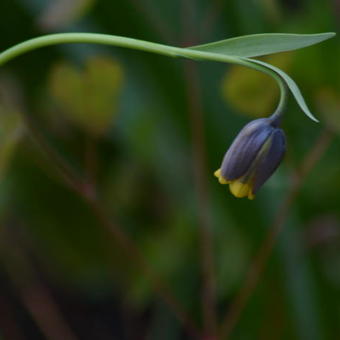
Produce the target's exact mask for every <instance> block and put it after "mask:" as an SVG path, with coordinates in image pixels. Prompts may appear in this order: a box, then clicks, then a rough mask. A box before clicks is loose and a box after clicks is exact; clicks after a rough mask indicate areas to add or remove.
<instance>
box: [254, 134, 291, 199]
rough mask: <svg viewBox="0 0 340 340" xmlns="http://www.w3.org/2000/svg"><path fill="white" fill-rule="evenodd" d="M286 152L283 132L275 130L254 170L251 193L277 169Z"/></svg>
mask: <svg viewBox="0 0 340 340" xmlns="http://www.w3.org/2000/svg"><path fill="white" fill-rule="evenodd" d="M285 151H286V138H285V134H284V132H283V130H281V129H275V131H274V132H273V134H272V136H271V145H270V148H269V150H268V152H267V154H266V155H265V156H264V158H263V159H262V160H261V161H260V163H259V164H258V166H257V168H256V173H255V176H254V186H253V193H254V194H255V193H256V192H257V191H258V190H259V189H260V187H261V186H262V185H263V183H264V182H265V181H266V180H267V179H268V178H269V177H270V176H271V175H272V174H273V172H274V171H275V170H276V169H277V167H278V166H279V164H280V163H281V160H282V158H283V156H284V154H285Z"/></svg>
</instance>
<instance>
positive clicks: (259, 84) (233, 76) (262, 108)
mask: <svg viewBox="0 0 340 340" xmlns="http://www.w3.org/2000/svg"><path fill="white" fill-rule="evenodd" d="M266 61H268V62H269V63H273V64H275V65H277V66H278V67H280V68H283V69H287V68H288V67H289V65H290V62H291V55H290V54H288V53H283V54H278V55H274V56H270V57H267V58H266ZM222 93H223V97H224V98H225V100H226V101H227V102H228V103H230V104H231V105H233V106H234V107H235V108H236V109H237V110H238V111H240V112H242V113H244V114H246V115H248V116H250V117H262V116H263V115H266V114H269V113H271V112H272V111H273V110H274V108H275V104H276V102H277V100H278V96H279V93H280V90H279V88H278V86H277V84H276V82H275V80H273V79H272V78H270V77H268V76H267V75H266V74H264V73H262V72H259V71H256V70H249V69H247V68H245V67H243V66H239V65H234V66H232V67H231V68H230V71H229V72H228V73H227V74H226V76H225V77H224V79H223V83H222Z"/></svg>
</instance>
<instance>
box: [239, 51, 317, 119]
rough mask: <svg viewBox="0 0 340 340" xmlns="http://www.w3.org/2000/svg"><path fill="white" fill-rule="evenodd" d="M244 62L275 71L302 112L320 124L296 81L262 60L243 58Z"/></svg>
mask: <svg viewBox="0 0 340 340" xmlns="http://www.w3.org/2000/svg"><path fill="white" fill-rule="evenodd" d="M243 59H244V60H247V61H249V62H251V63H255V64H259V65H262V66H264V67H266V68H269V69H271V70H273V71H274V72H276V73H277V74H278V75H279V76H280V77H281V78H282V79H283V80H284V81H285V83H286V84H287V86H288V88H289V89H290V91H291V92H292V94H293V96H294V98H295V100H296V101H297V103H298V105H299V106H300V108H301V109H302V111H303V112H304V113H305V114H306V115H307V116H308V117H309V118H310V119H311V120H314V121H315V122H318V120H317V119H316V118H315V117H314V115H313V114H312V113H311V112H310V110H309V108H308V106H307V104H306V102H305V100H304V98H303V96H302V94H301V91H300V89H299V88H298V86H297V85H296V83H295V81H294V80H293V79H292V78H291V77H290V76H289V75H288V74H287V73H285V72H283V71H282V70H280V69H279V68H278V67H275V66H273V65H270V64H268V63H265V62H263V61H260V60H256V59H250V58H243Z"/></svg>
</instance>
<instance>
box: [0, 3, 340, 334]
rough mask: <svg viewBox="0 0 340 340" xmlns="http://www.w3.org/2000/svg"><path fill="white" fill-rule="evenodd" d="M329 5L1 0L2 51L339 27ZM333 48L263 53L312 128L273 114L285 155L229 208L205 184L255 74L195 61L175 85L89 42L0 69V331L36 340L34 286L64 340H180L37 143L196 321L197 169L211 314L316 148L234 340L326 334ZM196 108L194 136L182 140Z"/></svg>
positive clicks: (254, 99)
mask: <svg viewBox="0 0 340 340" xmlns="http://www.w3.org/2000/svg"><path fill="white" fill-rule="evenodd" d="M65 4H66V6H65ZM337 6H338V5H337V3H336V2H332V1H323V0H312V1H306V2H298V1H289V2H286V1H278V0H271V1H262V2H250V1H239V0H233V1H228V2H222V1H211V2H209V1H187V2H186V1H184V2H182V1H171V2H170V1H156V0H142V1H135V0H128V1H123V0H119V1H118V0H117V1H114V2H113V1H109V0H96V1H95V0H93V1H85V0H84V1H81V0H78V1H74V2H67V1H63V0H58V1H39V0H20V1H19V0H2V1H1V3H0V15H1V21H0V31H1V32H2V35H1V40H0V50H3V49H5V48H7V47H9V46H11V45H13V44H15V43H17V42H20V41H23V40H25V39H28V38H31V37H34V36H37V35H41V34H45V33H51V32H60V31H93V32H102V33H111V34H117V35H124V36H128V37H135V38H140V39H144V40H150V41H157V42H164V43H168V44H173V45H178V46H187V45H192V44H198V43H204V42H209V41H212V40H219V39H224V38H227V37H231V36H237V35H243V34H253V33H262V32H287V33H289V32H291V33H314V32H322V31H336V32H337V31H339V22H340V17H339V11H338V10H337ZM339 46H340V45H339V37H337V38H335V39H333V40H332V41H327V42H325V43H323V44H320V45H317V46H313V47H309V48H306V49H303V50H301V51H296V52H289V53H282V54H276V55H272V56H269V57H266V58H265V59H263V60H265V61H267V62H269V63H272V64H273V65H276V66H279V67H281V68H282V69H284V70H285V71H287V73H288V74H290V75H291V76H292V77H293V78H294V79H295V80H296V82H297V83H298V84H299V86H300V88H301V89H302V91H303V93H304V95H305V98H306V100H307V102H308V104H309V105H310V106H311V108H312V112H313V113H315V114H316V116H317V117H318V118H319V119H320V120H321V123H320V124H315V123H314V122H312V121H309V120H308V119H307V118H306V117H305V116H304V115H303V113H302V112H301V110H300V109H299V108H298V107H297V105H296V104H295V102H294V101H293V100H292V101H291V103H289V108H288V110H287V113H286V116H285V119H284V122H283V127H284V129H285V131H286V134H287V139H288V153H287V157H286V160H285V162H284V164H283V165H282V166H281V168H280V169H279V171H278V172H277V173H276V174H275V176H274V177H273V178H272V179H271V180H270V181H269V182H268V183H267V184H266V185H265V187H264V188H263V189H262V190H261V192H260V193H259V194H258V196H257V198H256V200H255V201H251V202H250V201H247V200H237V199H235V198H233V197H232V196H231V195H230V194H229V193H228V192H226V191H225V188H224V187H222V186H219V185H218V183H216V181H215V179H214V177H213V175H212V174H213V171H214V170H216V169H217V168H218V166H219V165H220V161H221V159H222V157H223V154H224V152H225V150H226V148H227V146H228V145H229V144H230V142H231V141H232V139H233V137H234V136H235V135H236V133H237V132H238V130H239V129H240V128H241V127H242V126H243V125H244V124H245V123H246V122H247V121H248V120H249V119H252V118H254V117H260V116H266V115H268V114H270V113H271V111H272V110H273V109H274V107H275V104H276V102H277V99H278V89H277V88H276V85H275V83H274V82H272V81H271V80H270V78H268V77H267V76H264V75H262V74H260V73H258V72H256V71H252V70H248V69H245V68H241V67H239V66H232V67H228V66H226V65H220V64H215V63H210V62H209V63H198V62H197V63H195V66H194V67H195V68H196V69H195V72H196V73H195V75H196V76H194V77H191V76H190V71H189V72H188V64H187V63H186V62H184V61H182V60H172V59H168V58H165V57H162V56H157V55H149V54H146V53H142V52H136V51H131V50H123V49H118V48H107V47H99V46H93V45H91V46H88V45H67V46H58V47H50V48H46V49H42V50H39V51H36V52H32V53H30V54H27V55H26V56H24V57H20V58H19V59H17V60H15V61H13V62H11V63H10V64H8V65H6V67H4V68H2V69H1V70H0V188H1V190H0V202H1V206H0V218H1V223H0V236H1V242H0V249H1V251H0V258H1V260H0V264H1V272H0V277H1V288H2V289H1V293H0V297H1V301H0V303H1V306H0V336H3V338H4V339H7V338H8V339H16V338H17V339H19V338H20V334H21V335H23V334H24V338H28V339H34V340H35V339H44V338H45V334H44V331H43V330H42V328H41V325H39V323H37V319H36V318H34V315H33V316H32V314H31V313H30V309H29V306H30V305H29V304H27V302H25V301H26V300H27V299H25V297H26V298H27V295H30V294H31V293H32V291H34V289H33V288H32V287H36V286H37V285H38V287H40V285H41V286H42V287H44V289H45V290H47V291H48V292H49V295H48V297H49V298H50V299H52V300H53V301H54V302H55V303H56V304H57V306H58V309H59V312H60V314H61V315H62V316H63V318H64V320H65V322H66V324H68V325H69V327H70V328H71V331H72V333H73V334H74V335H75V336H76V338H78V339H93V338H95V339H108V338H109V339H113V338H118V339H183V338H187V337H188V334H187V333H186V332H185V331H184V330H183V328H182V325H181V324H180V323H179V322H178V320H176V318H175V316H174V314H173V313H172V310H171V309H169V307H168V306H167V305H166V304H165V303H164V302H163V300H162V299H161V298H160V297H159V295H158V294H157V293H156V292H155V289H154V286H153V284H152V282H151V281H150V279H149V278H148V276H147V275H145V271H144V270H143V268H142V269H141V268H140V267H139V266H138V265H136V261H134V260H133V258H132V257H130V256H129V254H128V253H127V252H126V251H124V249H122V248H121V247H120V244H119V242H117V241H116V240H115V239H113V238H112V235H110V233H108V231H107V230H106V229H105V228H102V223H101V221H100V219H98V216H96V214H95V213H94V212H93V211H91V209H90V208H89V206H88V204H87V202H86V200H84V198H82V197H80V196H79V195H78V194H77V193H76V192H74V191H72V190H71V189H70V188H69V187H68V186H67V185H65V183H64V181H63V179H62V178H61V177H60V174H59V172H58V170H56V168H55V165H54V163H53V162H54V161H55V160H54V158H53V155H51V154H50V153H49V151H48V150H49V149H47V150H46V148H44V147H42V146H41V139H42V140H43V141H45V143H47V144H48V145H49V147H51V148H52V150H55V151H57V153H58V155H59V156H60V157H62V159H64V160H65V161H66V162H67V164H70V166H71V167H72V169H74V171H75V172H76V173H77V174H78V176H79V178H82V177H83V176H84V177H86V178H88V180H89V182H91V183H84V185H89V190H90V189H91V185H93V183H95V184H96V186H97V188H98V196H99V197H100V198H101V204H102V208H103V209H105V211H107V217H108V219H109V220H110V221H113V222H114V223H115V224H118V226H119V228H121V229H122V230H123V231H124V232H125V233H126V234H127V235H129V237H130V238H131V239H132V240H133V241H134V242H135V243H136V244H137V245H138V248H139V249H140V251H141V253H142V254H143V255H144V256H145V258H146V259H147V261H148V263H149V264H150V267H151V268H153V270H154V271H155V272H156V273H158V274H159V276H160V277H161V278H162V280H164V281H166V282H167V283H168V285H169V287H170V289H171V291H172V292H173V293H174V295H175V297H176V298H177V299H178V300H179V301H181V303H182V304H183V305H184V306H185V308H186V310H187V311H188V313H189V314H190V315H192V317H193V318H194V319H195V320H196V321H197V323H199V324H200V325H202V324H203V320H202V313H201V311H200V309H201V307H200V304H201V289H202V270H201V261H202V259H201V252H200V248H201V240H200V238H201V236H200V231H199V229H200V224H201V219H200V215H201V212H202V211H201V207H200V205H199V198H198V194H197V167H198V166H199V165H198V164H197V159H199V160H200V159H201V160H202V159H203V164H204V168H205V169H206V173H205V175H204V178H203V179H201V181H203V182H204V183H205V185H206V186H207V200H206V210H207V211H208V215H209V218H208V219H209V221H210V222H209V223H210V226H211V230H212V239H213V247H212V250H213V252H212V254H213V260H214V261H213V271H214V276H215V281H216V300H217V302H216V310H217V312H218V319H219V320H221V319H222V317H223V315H224V313H225V312H226V311H227V310H228V307H229V306H230V303H231V301H232V300H233V298H234V297H235V295H236V293H237V292H238V290H239V287H240V286H241V285H242V284H243V283H244V280H245V274H246V272H247V270H248V268H249V266H250V264H251V261H252V259H253V257H254V256H255V254H256V252H257V250H258V248H259V247H260V245H261V243H262V241H263V239H264V237H265V235H266V233H267V232H268V229H269V228H270V227H271V226H272V221H273V218H274V216H275V214H276V212H277V210H278V207H279V206H280V205H281V204H282V202H283V201H284V199H285V197H286V196H287V193H288V192H289V190H290V188H291V186H292V183H293V182H294V180H295V178H296V176H297V175H298V174H299V171H300V170H301V164H304V163H303V162H304V159H305V156H306V155H307V154H308V153H309V152H311V151H312V150H314V149H317V148H318V145H320V143H321V145H323V144H322V143H324V144H325V147H324V150H323V151H322V153H321V156H320V157H321V158H320V160H319V161H318V162H317V163H316V164H315V166H314V167H313V168H312V170H311V171H310V172H309V173H308V174H307V175H306V176H304V177H303V178H302V185H301V187H300V188H299V193H298V195H297V197H296V198H295V200H294V202H293V204H292V205H291V207H290V209H289V211H288V212H287V213H286V215H285V225H284V230H283V232H282V233H281V235H280V237H279V240H278V243H277V245H276V247H275V249H274V252H273V256H272V257H271V259H270V260H269V263H268V267H267V270H266V272H265V274H264V275H263V276H262V277H261V280H260V283H259V285H258V287H257V289H256V290H255V292H254V294H253V295H252V297H251V299H250V301H249V304H248V305H247V307H246V308H245V310H244V311H243V313H242V315H241V318H240V320H239V322H238V324H237V326H236V328H235V330H234V333H233V336H232V339H299V340H300V339H308V340H319V339H320V340H324V339H327V340H328V339H336V338H337V336H338V334H340V328H339V324H340V309H339V301H340V288H339V287H340V277H339V265H340V231H339V228H340V210H339V200H340V197H339V192H340V190H339V189H340V177H339V174H340V163H339V151H338V150H339V147H340V143H339V138H338V134H339V132H340V130H339V126H340V115H339V112H340V111H339V110H340V102H339V100H340V97H339V92H340V47H339ZM190 67H191V66H189V68H190ZM189 70H190V69H189ZM188 74H189V75H188ZM192 84H194V86H198V91H197V92H196V94H198V95H193V92H192V86H193V85H192ZM194 93H195V92H194ZM192 103H194V104H192ZM200 107H201V109H202V110H203V117H202V122H201V123H202V126H203V136H204V137H202V136H200V135H199V137H198V138H195V137H193V136H195V129H196V128H197V125H199V124H200V123H199V122H200V117H199V114H198V112H199V110H200ZM190 112H193V113H191V114H190ZM27 126H30V127H31V130H30V129H27V128H25V127H27ZM32 128H33V131H36V132H37V134H38V135H39V138H36V137H37V136H36V135H34V134H33V135H32V133H31V132H30V131H32ZM320 136H321V137H320ZM197 144H202V145H204V147H203V148H199V147H198V148H197ZM46 151H47V154H46ZM197 155H198V156H197ZM51 156H52V157H51ZM307 162H308V159H307ZM37 282H38V283H39V284H38V283H37ZM22 287H24V288H25V289H23V288H22ZM39 291H40V290H39ZM44 297H45V298H46V296H45V295H44ZM46 313H47V312H46ZM13 334H14V335H13ZM15 334H17V335H15ZM15 336H16V337H15Z"/></svg>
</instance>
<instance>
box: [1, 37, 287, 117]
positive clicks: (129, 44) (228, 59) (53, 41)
mask: <svg viewBox="0 0 340 340" xmlns="http://www.w3.org/2000/svg"><path fill="white" fill-rule="evenodd" d="M66 43H87V44H103V45H112V46H118V47H125V48H131V49H135V50H141V51H145V52H151V53H156V54H161V55H165V56H168V57H183V58H188V59H194V60H212V61H218V62H223V63H232V64H238V65H243V66H246V67H249V68H252V69H255V70H257V71H260V72H263V73H266V74H268V75H269V76H271V77H273V78H274V79H275V80H276V81H277V82H278V85H279V87H280V90H281V99H280V102H279V105H278V107H277V109H276V111H275V113H277V114H281V113H282V109H283V107H284V105H285V101H286V97H287V90H286V86H285V83H284V81H283V79H282V78H281V76H280V75H279V74H278V73H276V72H275V71H273V70H271V69H269V68H266V67H265V66H262V65H260V64H258V63H255V62H252V61H251V59H249V58H241V57H235V56H229V55H225V54H216V53H209V52H203V51H198V50H193V49H190V48H180V47H174V46H168V45H163V44H158V43H153V42H149V41H144V40H138V39H132V38H127V37H121V36H117V35H108V34H97V33H56V34H49V35H45V36H42V37H38V38H33V39H30V40H27V41H24V42H22V43H20V44H17V45H15V46H13V47H10V48H9V49H7V50H5V51H3V52H2V53H0V66H2V65H4V64H5V63H7V62H9V61H10V60H12V59H14V58H15V57H18V56H20V55H22V54H25V53H27V52H30V51H33V50H35V49H38V48H42V47H46V46H51V45H58V44H66Z"/></svg>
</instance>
